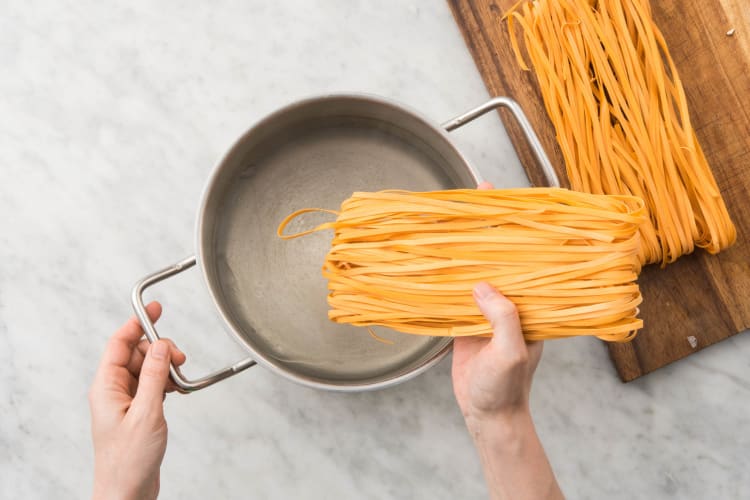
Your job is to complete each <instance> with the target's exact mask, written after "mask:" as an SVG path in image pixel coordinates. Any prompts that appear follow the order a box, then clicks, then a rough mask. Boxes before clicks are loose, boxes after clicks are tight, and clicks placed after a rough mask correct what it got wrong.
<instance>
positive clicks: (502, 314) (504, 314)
mask: <svg viewBox="0 0 750 500" xmlns="http://www.w3.org/2000/svg"><path fill="white" fill-rule="evenodd" d="M517 319H518V309H517V308H516V305H515V304H514V303H513V302H511V301H510V300H508V299H506V298H503V297H497V298H495V299H494V300H493V301H492V315H491V317H490V322H491V323H492V326H493V328H496V327H497V326H499V325H503V324H505V323H507V322H509V321H516V320H517Z"/></svg>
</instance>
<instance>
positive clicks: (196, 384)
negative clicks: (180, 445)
mask: <svg viewBox="0 0 750 500" xmlns="http://www.w3.org/2000/svg"><path fill="white" fill-rule="evenodd" d="M195 262H196V260H195V256H191V257H188V258H186V259H183V260H181V261H180V262H178V263H177V264H174V265H171V266H169V267H165V268H164V269H162V270H160V271H156V272H155V273H153V274H149V275H148V276H146V277H145V278H143V279H142V280H140V281H139V282H138V283H136V284H135V286H134V287H133V292H132V294H131V301H132V302H133V309H134V310H135V314H136V316H138V319H139V320H140V322H141V325H142V326H143V331H144V332H145V333H146V338H147V339H148V341H149V342H151V343H154V342H156V341H157V340H159V334H158V333H156V328H155V327H154V323H153V322H152V321H151V319H150V318H149V317H148V314H147V313H146V306H145V305H144V304H143V292H144V291H145V290H146V288H148V287H150V286H151V285H154V284H156V283H158V282H160V281H163V280H165V279H167V278H171V277H172V276H174V275H175V274H179V273H181V272H182V271H185V270H187V269H190V268H191V267H193V266H194V265H195ZM253 365H255V361H253V360H252V359H250V358H246V359H243V360H242V361H240V362H238V363H235V364H233V365H232V366H228V367H226V368H223V369H221V370H218V371H215V372H213V373H211V374H209V375H206V376H205V377H201V378H198V379H195V380H190V379H187V378H185V376H184V375H183V374H182V373H181V372H180V369H179V367H177V366H175V365H170V367H169V374H170V375H171V376H172V380H173V381H174V383H175V385H177V388H178V391H179V392H182V393H183V394H186V393H189V392H193V391H197V390H199V389H203V388H204V387H208V386H209V385H211V384H215V383H216V382H219V381H221V380H224V379H225V378H228V377H231V376H232V375H236V374H238V373H239V372H241V371H242V370H245V369H247V368H250V367H251V366H253Z"/></svg>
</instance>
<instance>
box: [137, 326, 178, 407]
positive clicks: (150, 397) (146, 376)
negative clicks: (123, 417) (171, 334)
mask: <svg viewBox="0 0 750 500" xmlns="http://www.w3.org/2000/svg"><path fill="white" fill-rule="evenodd" d="M169 360H170V344H169V342H167V341H165V340H157V341H156V342H154V343H153V344H151V345H150V346H149V348H148V351H146V357H145V359H144V360H143V365H142V366H141V374H140V376H139V377H138V390H137V391H136V393H135V398H133V405H132V407H131V408H133V409H134V410H140V411H144V412H146V413H151V412H156V413H157V414H161V413H162V412H163V411H164V410H163V407H162V401H163V397H164V392H165V390H166V388H167V382H168V380H169Z"/></svg>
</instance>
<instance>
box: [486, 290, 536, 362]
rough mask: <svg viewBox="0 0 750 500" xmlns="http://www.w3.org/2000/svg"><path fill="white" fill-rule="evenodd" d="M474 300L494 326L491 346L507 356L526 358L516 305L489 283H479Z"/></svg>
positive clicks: (524, 343)
mask: <svg viewBox="0 0 750 500" xmlns="http://www.w3.org/2000/svg"><path fill="white" fill-rule="evenodd" d="M474 300H475V301H476V303H477V305H478V306H479V309H480V310H481V311H482V314H484V317H485V318H487V320H488V321H489V322H490V324H491V325H492V330H493V336H492V341H491V342H490V345H492V346H493V347H495V348H498V349H499V350H500V351H501V352H503V353H505V354H506V355H509V354H513V353H515V354H523V355H524V356H526V355H527V351H526V342H525V341H524V338H523V333H522V332H521V321H520V320H519V318H518V310H517V309H516V306H515V304H513V302H511V301H510V300H508V299H507V298H505V296H503V295H502V294H500V293H499V292H498V291H497V290H495V288H494V287H493V286H492V285H490V284H488V283H479V284H478V285H477V286H475V287H474Z"/></svg>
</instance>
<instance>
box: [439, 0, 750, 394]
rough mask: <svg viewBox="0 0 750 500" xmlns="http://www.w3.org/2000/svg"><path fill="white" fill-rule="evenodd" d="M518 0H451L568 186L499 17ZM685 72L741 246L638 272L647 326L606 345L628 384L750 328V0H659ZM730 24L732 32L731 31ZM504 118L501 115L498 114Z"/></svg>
mask: <svg viewBox="0 0 750 500" xmlns="http://www.w3.org/2000/svg"><path fill="white" fill-rule="evenodd" d="M515 2H516V0H495V1H493V0H449V4H450V6H451V9H452V10H453V15H454V17H455V19H456V21H457V22H458V25H459V27H460V28H461V30H462V32H463V35H464V39H465V40H466V44H467V45H468V47H469V50H470V51H471V53H472V55H473V57H474V60H475V62H476V64H477V66H478V67H479V71H480V72H481V74H482V77H483V78H484V81H485V83H486V85H487V88H488V89H489V91H490V94H492V95H507V96H510V97H512V98H514V99H516V100H517V101H518V102H519V103H520V104H521V107H522V108H523V109H524V111H525V112H526V114H527V115H528V117H529V120H530V121H531V122H532V124H533V125H534V127H535V129H536V131H537V133H538V134H539V137H540V139H541V141H542V144H543V145H544V147H545V149H546V150H547V152H548V154H549V156H550V159H551V160H552V163H553V164H554V165H555V169H556V170H557V172H558V175H559V176H560V178H561V179H565V180H564V181H563V183H565V184H567V179H566V176H565V167H564V163H563V159H562V155H561V153H560V150H559V148H558V146H557V143H556V141H555V133H554V129H553V127H552V124H551V123H550V121H549V120H548V118H547V115H546V112H545V110H544V104H543V102H542V97H541V94H540V93H539V90H538V87H537V83H536V79H535V78H534V76H533V74H532V73H530V72H522V71H520V69H519V67H518V64H517V63H516V60H515V57H514V55H513V53H512V50H511V48H510V45H509V41H508V30H507V27H506V25H505V23H504V22H503V21H501V17H502V15H503V13H504V12H505V11H506V10H507V9H508V8H510V7H511V6H512V5H513V4H514V3H515ZM651 4H652V9H653V14H654V18H655V20H656V22H657V24H658V26H659V27H660V29H661V30H662V31H663V33H664V36H665V38H666V40H667V44H668V46H669V48H670V52H671V54H672V57H673V58H674V61H675V64H676V65H677V69H678V71H679V73H680V77H681V78H682V82H683V85H684V87H685V92H686V94H687V98H688V103H689V106H690V115H691V118H692V121H693V125H694V127H695V129H696V133H697V135H698V139H699V140H700V142H701V145H702V146H703V148H704V151H705V154H706V157H707V158H708V161H709V163H710V164H711V166H712V168H713V171H714V175H715V176H716V181H717V182H718V184H719V188H720V189H721V192H722V194H723V195H724V199H725V200H726V202H727V205H728V207H729V212H730V214H731V216H732V218H733V220H734V222H735V224H736V225H737V232H738V236H737V243H736V244H735V246H734V247H732V248H730V249H729V250H726V251H724V252H722V253H721V254H719V255H718V256H711V255H708V254H707V253H705V252H703V251H702V250H697V251H696V252H695V253H693V254H692V255H689V256H683V257H682V258H680V259H679V261H678V262H676V263H675V264H671V265H669V266H668V267H667V268H666V269H660V268H659V266H658V265H656V266H654V265H651V266H647V267H646V268H645V269H644V271H643V273H642V274H641V277H640V279H639V282H640V286H641V291H642V293H643V298H644V301H643V305H642V306H641V317H642V318H643V321H644V324H645V326H644V329H643V330H642V331H641V332H640V333H639V335H638V336H637V337H636V339H635V340H634V341H632V342H630V343H628V344H609V352H610V355H611V357H612V360H613V361H614V364H615V366H616V368H617V372H618V373H619V375H620V377H621V378H622V380H623V381H625V382H627V381H630V380H633V379H635V378H637V377H639V376H641V375H644V374H646V373H648V372H651V371H653V370H655V369H657V368H659V367H661V366H664V365H666V364H668V363H671V362H672V361H676V360H678V359H680V358H683V357H685V356H687V355H689V354H691V353H693V352H696V351H699V350H701V349H703V348H705V347H708V346H709V345H711V344H714V343H716V342H718V341H720V340H722V339H725V338H727V337H730V336H732V335H734V334H736V333H738V332H741V331H743V330H745V329H746V328H748V327H750V245H748V236H749V235H750V9H749V8H748V5H747V0H654V1H652V3H651ZM730 29H734V34H733V35H732V36H728V35H727V32H728V31H729V30H730ZM501 116H502V114H501ZM505 123H506V124H507V125H508V129H509V134H510V136H511V139H512V140H513V143H514V144H515V146H516V149H517V150H518V151H519V156H520V158H521V161H522V163H523V164H524V168H525V169H526V171H527V173H528V175H529V178H530V179H531V181H532V182H533V183H534V184H537V185H543V183H544V182H543V177H542V173H541V170H540V169H539V168H538V167H537V165H536V163H535V162H534V160H533V157H532V155H531V152H530V151H529V150H528V148H527V147H526V144H525V142H524V140H523V138H522V135H521V133H520V130H519V129H517V128H516V127H515V125H514V124H513V123H512V120H505Z"/></svg>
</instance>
